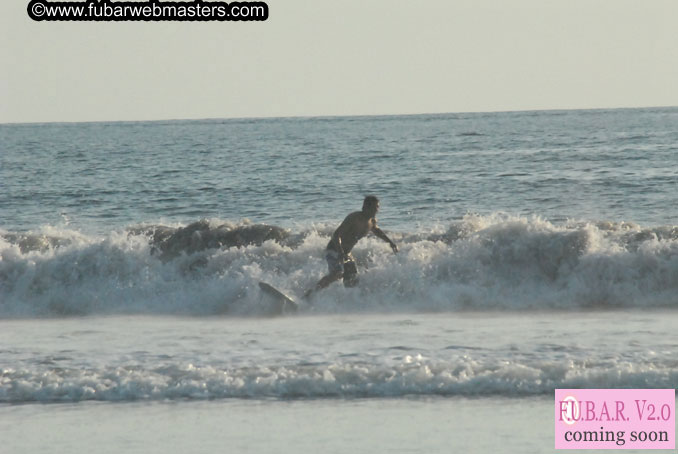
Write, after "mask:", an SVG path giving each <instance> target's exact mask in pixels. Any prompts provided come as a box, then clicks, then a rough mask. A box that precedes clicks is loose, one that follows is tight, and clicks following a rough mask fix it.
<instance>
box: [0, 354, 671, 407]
mask: <svg viewBox="0 0 678 454" xmlns="http://www.w3.org/2000/svg"><path fill="white" fill-rule="evenodd" d="M676 381H678V371H676V368H675V360H674V359H669V358H658V359H654V360H638V361H636V362H634V363H633V364H632V363H631V362H629V361H628V358H617V359H614V358H610V357H609V355H607V356H606V357H605V358H586V359H583V360H576V359H571V360H567V361H562V360H561V361H548V360H532V361H526V360H523V361H515V360H513V361H512V360H505V359H489V358H482V357H474V356H473V355H472V354H470V353H467V354H463V355H460V356H459V357H457V358H454V359H449V360H440V359H432V358H426V357H422V356H421V355H414V356H410V355H405V356H404V357H402V358H401V359H400V361H398V362H397V363H394V364H388V363H379V362H333V363H328V364H322V363H318V364H307V365H303V364H297V365H286V366H282V365H277V366H251V367H240V368H234V367H219V366H214V365H194V364H191V363H185V364H166V365H157V366H156V367H148V366H143V365H140V364H139V365H120V366H103V367H99V368H64V367H49V368H46V367H40V368H30V369H12V368H8V369H4V370H0V403H26V402H45V403H48V402H80V401H108V402H110V401H113V402H121V401H138V400H143V401H147V400H178V399H188V400H207V399H225V398H253V399H266V398H278V399H317V398H323V399H327V398H330V399H331V398H371V397H403V396H494V395H497V396H509V397H521V396H530V395H545V394H551V395H552V394H553V390H554V389H556V388H590V387H599V386H601V385H604V386H606V387H610V388H673V387H674V385H675V383H676Z"/></svg>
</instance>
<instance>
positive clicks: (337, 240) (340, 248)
mask: <svg viewBox="0 0 678 454" xmlns="http://www.w3.org/2000/svg"><path fill="white" fill-rule="evenodd" d="M332 242H333V243H334V247H335V248H336V250H337V252H338V253H339V255H340V257H341V258H342V259H343V258H344V257H346V253H345V252H344V247H343V246H342V244H341V235H339V229H337V231H336V232H334V235H332Z"/></svg>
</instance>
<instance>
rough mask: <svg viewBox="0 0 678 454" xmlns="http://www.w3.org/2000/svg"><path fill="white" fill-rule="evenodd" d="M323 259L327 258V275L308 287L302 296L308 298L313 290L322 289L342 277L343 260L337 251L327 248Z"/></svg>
mask: <svg viewBox="0 0 678 454" xmlns="http://www.w3.org/2000/svg"><path fill="white" fill-rule="evenodd" d="M325 259H326V260H327V268H328V271H329V272H328V273H327V276H325V277H323V278H322V279H320V280H319V281H318V283H317V284H316V285H315V287H312V288H310V289H308V290H307V291H306V293H304V298H308V297H309V296H311V294H312V293H313V292H316V291H318V290H322V289H324V288H325V287H327V286H328V285H330V284H331V283H332V282H335V281H338V280H339V279H341V278H342V277H343V275H344V266H343V262H342V261H341V258H340V257H339V253H338V252H336V251H332V250H328V251H327V254H325Z"/></svg>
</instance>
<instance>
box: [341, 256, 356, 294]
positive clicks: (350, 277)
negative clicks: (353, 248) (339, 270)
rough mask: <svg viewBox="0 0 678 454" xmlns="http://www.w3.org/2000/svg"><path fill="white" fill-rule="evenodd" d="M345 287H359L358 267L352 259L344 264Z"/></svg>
mask: <svg viewBox="0 0 678 454" xmlns="http://www.w3.org/2000/svg"><path fill="white" fill-rule="evenodd" d="M343 277H344V287H355V286H356V285H358V266H357V265H356V264H355V262H354V261H353V258H352V257H351V258H350V259H348V260H347V261H346V262H344V272H343Z"/></svg>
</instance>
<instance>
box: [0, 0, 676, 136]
mask: <svg viewBox="0 0 678 454" xmlns="http://www.w3.org/2000/svg"><path fill="white" fill-rule="evenodd" d="M0 3H1V6H0V39H2V45H1V46H0V123H15V122H53V121H59V122H70V121H118V120H127V121H132V120H165V119H198V118H240V117H280V116H326V115H387V114H417V113H442V112H477V111H506V110H540V109H584V108H617V107H650V106H676V105H678V82H677V81H678V26H677V25H676V24H677V23H678V1H676V0H633V1H631V0H586V1H584V0H468V1H467V0H428V1H425V2H415V1H399V0H368V1H365V0H361V1H355V0H341V1H336V2H330V1H325V0H308V1H306V0H269V1H267V2H266V3H267V4H268V6H269V18H268V20H266V21H263V22H35V21H33V20H32V19H30V18H29V17H28V14H27V10H26V7H27V4H28V1H27V0H4V1H2V2H0Z"/></svg>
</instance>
